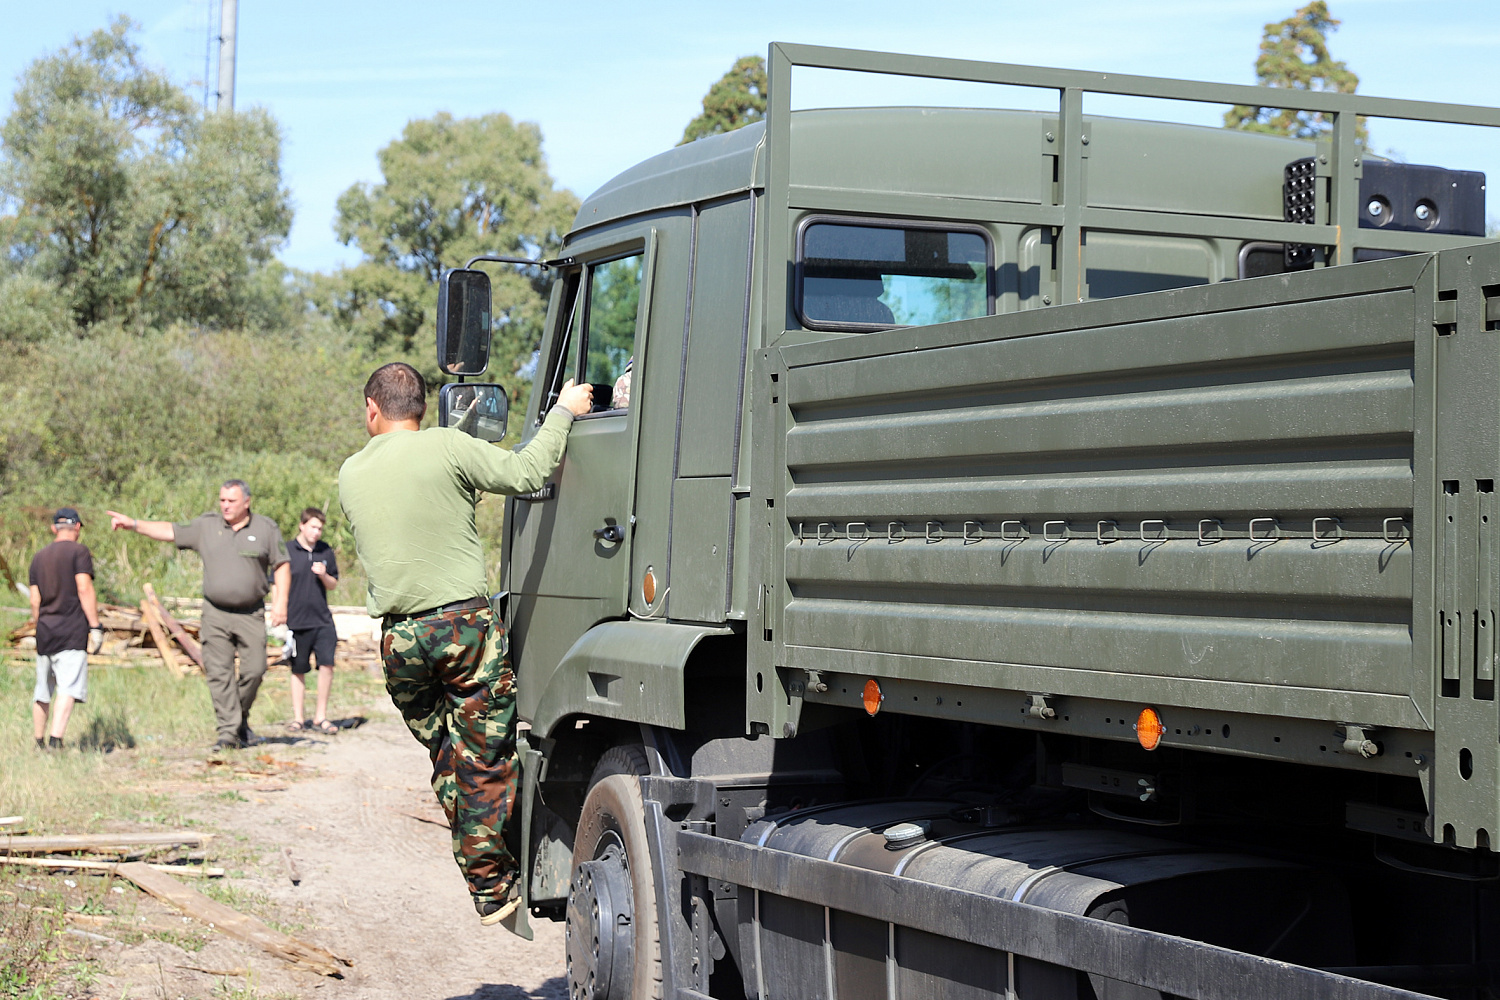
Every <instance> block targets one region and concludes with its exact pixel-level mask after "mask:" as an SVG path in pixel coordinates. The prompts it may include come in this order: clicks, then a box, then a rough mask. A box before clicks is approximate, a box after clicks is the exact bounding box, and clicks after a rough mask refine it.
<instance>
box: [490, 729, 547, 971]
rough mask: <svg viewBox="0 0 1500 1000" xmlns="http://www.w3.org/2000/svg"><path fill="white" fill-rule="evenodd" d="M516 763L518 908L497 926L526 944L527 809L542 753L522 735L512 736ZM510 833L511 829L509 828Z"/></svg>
mask: <svg viewBox="0 0 1500 1000" xmlns="http://www.w3.org/2000/svg"><path fill="white" fill-rule="evenodd" d="M516 761H517V762H518V763H519V764H520V765H521V808H520V811H519V815H517V813H515V812H512V813H511V823H517V822H519V823H520V832H521V851H520V853H519V854H517V855H516V862H517V864H519V865H520V868H521V871H520V874H519V875H518V876H517V877H518V878H519V879H520V882H521V905H520V906H518V907H516V912H515V913H512V914H511V915H510V916H509V917H507V918H506V919H505V920H503V921H501V923H500V926H502V927H504V928H505V929H506V930H508V931H510V932H511V933H512V934H514V935H516V937H519V938H522V939H524V940H527V941H530V940H531V939H532V937H533V934H532V931H531V808H532V803H533V802H535V801H536V785H537V776H538V775H539V774H540V773H541V770H542V752H541V751H540V750H533V749H532V748H531V742H530V741H529V740H528V739H527V738H526V734H524V733H521V734H518V735H517V736H516ZM512 829H514V827H512Z"/></svg>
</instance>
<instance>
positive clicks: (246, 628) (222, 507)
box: [107, 479, 291, 750]
mask: <svg viewBox="0 0 1500 1000" xmlns="http://www.w3.org/2000/svg"><path fill="white" fill-rule="evenodd" d="M107 513H108V514H109V519H110V527H111V528H113V529H115V530H116V531H118V530H119V529H121V528H124V529H126V530H127V531H135V532H138V533H139V534H142V535H145V536H146V537H147V538H154V539H156V540H157V541H158V542H175V543H176V544H177V547H178V548H179V549H193V550H194V551H196V552H197V553H198V555H199V556H200V557H201V558H202V559H203V625H202V633H201V635H200V638H201V639H202V640H203V672H204V674H206V675H207V676H208V690H209V694H211V695H212V696H213V702H214V718H215V720H216V721H217V723H218V727H219V739H218V742H216V743H215V744H214V749H215V750H232V749H235V748H237V747H241V746H250V745H253V744H256V743H261V742H264V741H263V740H261V739H260V738H259V737H258V736H256V735H255V734H254V733H253V732H251V731H250V706H251V705H253V704H255V695H256V692H258V691H259V690H260V681H261V678H262V677H264V676H265V673H266V616H265V597H266V592H267V591H268V590H269V591H270V592H271V624H272V625H281V624H284V623H285V622H286V603H287V592H288V590H289V584H290V582H291V571H290V569H289V568H288V566H287V561H286V546H285V545H283V544H282V541H281V529H280V528H278V527H276V522H275V521H272V520H271V519H270V518H268V517H262V516H261V515H260V514H252V513H251V512H250V487H249V486H248V485H246V484H245V481H244V480H243V479H231V480H229V481H227V482H226V483H225V484H224V486H223V488H222V489H220V490H219V513H217V514H203V515H200V516H198V517H195V518H194V519H193V520H191V521H189V522H187V523H186V524H173V523H172V522H170V521H142V520H139V519H138V518H134V517H131V516H130V515H128V514H117V513H116V512H114V511H112V510H111V511H108V512H107ZM272 572H274V574H275V584H274V586H273V585H272V584H271V583H269V582H268V581H267V576H268V574H270V573H272ZM236 653H238V654H239V676H238V677H236V676H235V663H234V661H235V654H236Z"/></svg>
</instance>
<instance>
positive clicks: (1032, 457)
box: [782, 287, 1430, 717]
mask: <svg viewBox="0 0 1500 1000" xmlns="http://www.w3.org/2000/svg"><path fill="white" fill-rule="evenodd" d="M1205 291H1206V292H1207V293H1209V294H1212V292H1213V291H1214V290H1212V289H1209V290H1205ZM1416 309H1417V304H1416V302H1415V299H1414V296H1413V293H1412V291H1411V290H1410V289H1409V288H1407V289H1396V290H1391V289H1390V288H1389V287H1387V288H1386V289H1384V290H1380V289H1374V290H1371V291H1370V292H1369V293H1368V294H1365V295H1361V296H1340V297H1338V298H1330V299H1321V300H1312V301H1303V302H1292V303H1286V304H1283V305H1275V306H1264V307H1261V308H1258V309H1236V310H1221V311H1210V312H1206V313H1200V314H1196V315H1180V316H1176V317H1168V318H1161V319H1156V320H1151V321H1145V322H1130V323H1122V324H1101V325H1097V326H1093V327H1091V328H1088V329H1081V330H1073V331H1065V332H1057V333H1050V334H1045V335H1041V336H1026V337H1014V336H1007V335H1006V331H1007V330H1008V318H1007V317H994V318H991V319H989V320H982V321H974V322H975V323H988V324H991V327H992V329H993V330H994V332H995V334H996V336H995V337H994V338H993V339H990V340H983V339H978V338H975V337H974V335H973V332H972V331H973V330H974V325H973V324H969V325H967V326H966V329H967V330H968V331H969V332H968V333H967V334H966V335H965V336H964V338H963V342H961V343H955V344H954V345H953V346H946V347H945V346H942V345H941V344H940V343H938V344H936V345H935V346H933V347H930V348H928V349H923V350H915V351H913V350H906V351H903V352H901V353H895V354H889V355H885V356H876V357H870V356H865V357H850V358H848V359H838V358H836V357H834V358H827V357H825V358H824V359H820V360H821V363H813V364H808V365H805V366H802V367H797V366H795V365H793V366H792V367H791V369H790V371H789V372H788V376H787V385H786V390H785V391H786V397H787V403H788V410H789V417H790V426H789V430H788V433H787V439H786V447H785V454H786V470H787V474H788V483H789V486H788V489H787V492H786V495H785V500H784V504H785V511H786V517H787V519H788V521H789V523H790V525H791V529H792V533H793V536H794V537H793V539H792V540H791V541H790V542H789V544H788V545H787V548H786V551H785V582H786V589H785V597H786V600H785V605H784V614H783V626H782V627H783V633H784V635H783V637H782V639H783V641H784V642H785V644H786V648H788V649H789V650H790V649H795V650H796V652H797V654H798V655H797V657H793V658H791V659H795V660H797V662H799V663H801V662H803V661H804V660H805V661H806V663H807V665H809V666H815V665H816V664H815V663H814V662H813V661H815V660H816V659H817V651H818V650H820V649H821V650H826V651H828V653H830V654H833V653H834V651H842V653H844V654H846V653H847V652H848V651H858V652H861V653H865V654H890V656H889V657H888V662H891V663H907V662H911V661H910V659H909V658H913V657H918V658H924V660H926V661H927V662H928V663H929V664H930V665H931V666H932V671H931V673H930V674H929V676H931V675H933V674H935V675H936V676H942V674H943V671H942V669H941V667H940V666H939V665H940V664H941V662H943V661H948V662H951V663H954V664H955V665H957V664H959V663H964V664H965V665H966V669H965V670H964V673H965V674H966V675H969V676H972V673H973V665H974V664H982V663H984V662H991V663H996V664H1007V665H1011V669H1008V670H1007V671H1006V672H1007V673H1008V674H1009V675H1010V676H1011V678H1012V680H1014V666H1015V665H1021V666H1023V667H1025V666H1034V667H1036V668H1039V669H1038V677H1039V678H1040V676H1041V674H1042V672H1043V670H1045V672H1046V673H1047V675H1048V677H1049V678H1051V679H1054V681H1053V682H1054V683H1055V677H1056V676H1057V671H1058V670H1059V669H1061V670H1067V671H1071V672H1073V673H1072V676H1074V677H1075V678H1078V679H1080V683H1083V684H1086V681H1087V678H1088V677H1089V676H1090V674H1091V672H1093V673H1097V674H1100V675H1103V674H1108V675H1110V676H1112V677H1115V678H1118V677H1119V675H1121V674H1125V675H1138V676H1140V677H1143V678H1144V677H1151V678H1155V679H1157V680H1159V681H1164V682H1167V683H1168V685H1170V684H1171V683H1172V682H1174V681H1183V680H1187V681H1200V682H1201V681H1212V682H1214V683H1215V684H1216V685H1220V686H1222V685H1246V686H1253V687H1254V688H1256V691H1257V696H1256V697H1255V698H1253V699H1252V698H1250V697H1248V695H1249V688H1248V687H1247V688H1246V695H1247V697H1246V699H1245V704H1246V705H1248V704H1250V703H1251V702H1252V701H1253V702H1254V703H1255V704H1257V705H1265V704H1266V697H1265V696H1266V690H1265V689H1266V686H1270V687H1273V688H1275V687H1286V688H1289V689H1290V688H1297V689H1302V690H1304V691H1305V690H1306V689H1327V690H1329V691H1340V692H1361V693H1365V694H1369V695H1383V696H1403V695H1406V696H1409V695H1410V694H1411V693H1412V691H1413V689H1414V686H1415V685H1416V684H1417V683H1418V679H1417V678H1415V677H1414V674H1413V655H1412V652H1413V651H1412V638H1411V624H1412V599H1413V583H1412V581H1413V560H1412V553H1411V550H1410V548H1409V546H1406V545H1400V544H1391V543H1390V542H1388V541H1386V540H1384V538H1383V535H1384V534H1387V533H1391V532H1397V533H1404V532H1407V531H1409V525H1410V524H1411V520H1412V502H1413V501H1412V496H1413V494H1412V489H1413V479H1412V464H1413V432H1414V426H1415V418H1414V405H1415V404H1414V399H1415V389H1414V376H1413V370H1414V356H1413V329H1414V327H1413V317H1414V315H1415V310H1416ZM1096 315H1097V314H1096ZM856 352H857V353H860V354H866V355H868V351H866V350H863V349H859V348H855V349H854V351H852V352H851V353H856ZM832 353H836V351H834V352H832ZM1390 519H1395V520H1390ZM839 658H840V659H844V658H846V656H842V655H841V656H840V657H839ZM832 659H833V658H832V657H830V663H831V662H832ZM1421 683H1430V682H1429V681H1421ZM1156 687H1157V688H1158V689H1160V685H1159V684H1158V685H1156ZM1037 688H1038V689H1049V688H1047V687H1046V686H1045V685H1043V684H1040V683H1039V684H1038V685H1037ZM1199 688H1201V684H1180V685H1178V686H1177V687H1175V688H1171V690H1173V691H1175V692H1176V694H1177V696H1178V697H1177V698H1176V699H1174V700H1175V701H1176V703H1178V704H1183V705H1191V704H1194V703H1195V702H1203V701H1204V699H1203V698H1202V697H1201V695H1200V694H1198V693H1197V691H1198V689H1199ZM1054 689H1055V688H1054ZM1079 693H1084V691H1080V692H1079ZM1224 693H1225V692H1224V690H1223V688H1222V687H1220V690H1219V692H1218V694H1217V695H1216V697H1215V698H1214V699H1213V701H1214V703H1215V704H1223V702H1224V700H1225V699H1224ZM1402 700H1403V701H1404V699H1402ZM1273 701H1274V699H1273ZM1295 701H1296V704H1295V705H1294V704H1293V702H1292V701H1291V700H1289V701H1288V702H1287V704H1286V705H1285V706H1282V708H1283V709H1285V710H1286V711H1287V712H1288V714H1296V713H1297V712H1301V713H1302V714H1308V712H1309V701H1308V699H1307V698H1305V697H1303V698H1300V699H1296V700H1295ZM1408 704H1409V703H1408ZM1314 711H1316V710H1314ZM1322 717H1331V716H1322Z"/></svg>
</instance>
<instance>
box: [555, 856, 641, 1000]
mask: <svg viewBox="0 0 1500 1000" xmlns="http://www.w3.org/2000/svg"><path fill="white" fill-rule="evenodd" d="M600 848H601V850H600V852H599V854H598V856H597V857H595V859H594V860H593V861H585V862H583V863H582V864H580V865H579V866H578V871H577V872H576V873H574V875H573V882H572V884H571V885H570V886H569V890H568V922H567V929H566V938H567V955H568V996H569V998H570V1000H626V998H628V997H629V995H630V991H631V980H632V978H633V973H634V958H635V955H634V952H635V914H634V905H633V902H632V896H631V888H630V870H629V869H628V868H627V867H626V864H625V850H624V845H623V844H620V843H618V842H617V841H616V842H610V843H602V844H601V845H600Z"/></svg>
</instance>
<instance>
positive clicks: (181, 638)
mask: <svg viewBox="0 0 1500 1000" xmlns="http://www.w3.org/2000/svg"><path fill="white" fill-rule="evenodd" d="M142 589H143V590H145V592H146V599H147V600H149V601H150V602H151V605H152V607H151V610H153V611H155V612H156V617H157V619H158V620H159V621H160V622H161V623H162V624H163V625H165V626H166V627H167V631H168V632H171V633H172V638H174V639H176V640H177V645H179V646H181V647H182V651H183V652H184V653H187V655H188V657H189V658H190V659H192V661H193V662H194V663H196V664H198V669H199V670H202V669H203V650H202V649H201V648H200V647H199V645H198V643H197V642H196V641H194V640H193V639H192V638H191V637H190V636H189V635H188V634H187V632H186V631H184V629H183V627H182V625H181V624H180V623H179V622H178V621H177V619H176V618H173V617H172V616H171V615H170V614H168V613H167V609H166V608H164V607H162V603H161V601H159V600H158V599H157V597H156V588H155V587H153V586H151V584H149V583H148V584H146V585H145V587H143V588H142Z"/></svg>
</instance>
